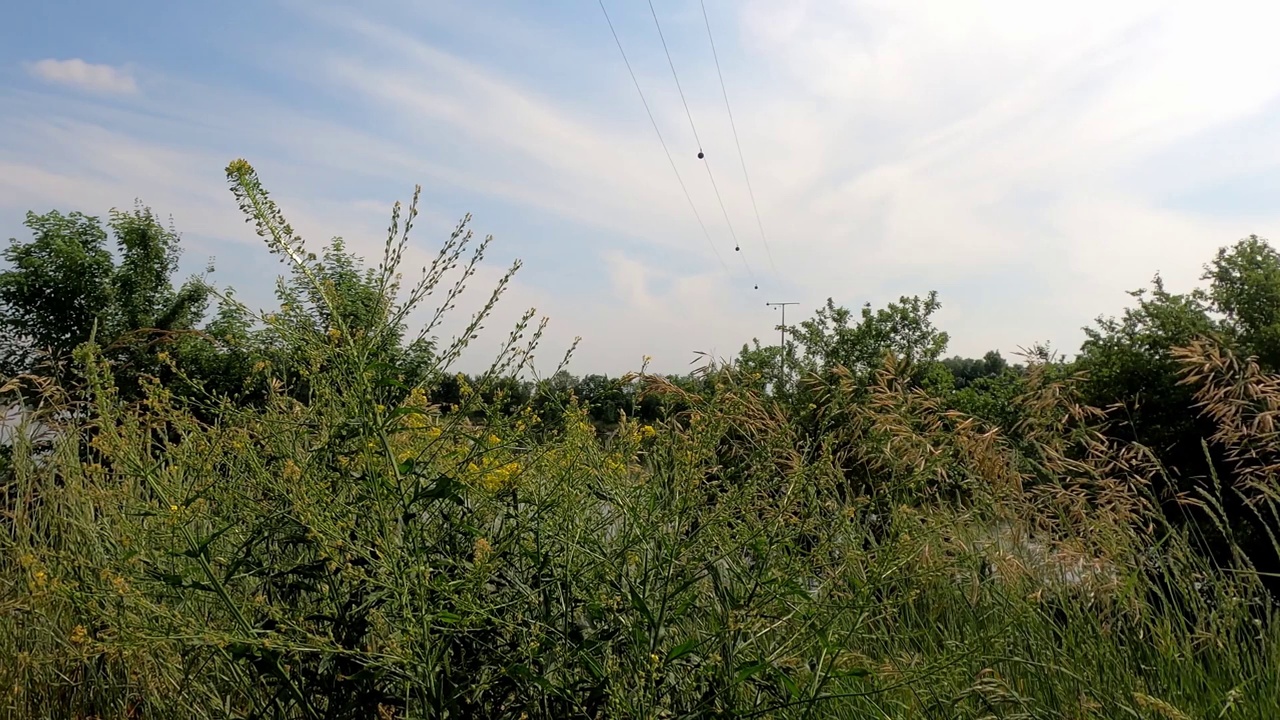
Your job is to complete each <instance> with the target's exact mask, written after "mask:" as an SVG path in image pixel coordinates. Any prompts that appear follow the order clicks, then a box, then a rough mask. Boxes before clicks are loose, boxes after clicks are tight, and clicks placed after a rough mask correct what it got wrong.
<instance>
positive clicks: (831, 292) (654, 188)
mask: <svg viewBox="0 0 1280 720" xmlns="http://www.w3.org/2000/svg"><path fill="white" fill-rule="evenodd" d="M604 7H605V8H606V9H607V11H608V13H609V17H610V18H611V19H612V22H613V25H614V27H615V28H616V30H617V34H618V38H619V41H620V42H621V44H622V47H623V49H624V50H625V52H626V54H627V57H628V59H629V60H630V63H631V65H632V68H633V69H634V72H635V76H636V79H637V82H638V84H639V86H640V88H641V90H642V91H643V93H644V99H645V101H646V102H647V104H648V107H649V108H650V110H651V111H652V114H653V118H654V123H655V124H656V125H657V127H658V130H659V131H660V132H661V135H662V137H663V138H664V140H665V142H666V146H667V148H668V149H669V151H670V153H671V160H670V161H669V160H668V156H667V155H666V153H665V152H664V148H663V145H662V144H661V143H660V142H659V140H658V137H657V135H656V134H655V132H654V127H653V125H652V124H651V123H650V119H649V116H648V115H647V114H646V107H645V104H644V103H642V101H641V98H640V96H639V95H638V94H637V91H636V87H635V85H633V83H632V79H631V76H630V75H629V74H628V70H627V67H626V65H625V64H624V63H623V59H622V56H621V55H620V54H619V50H618V46H617V45H616V44H615V41H614V36H613V35H612V34H611V32H610V27H609V25H608V24H607V22H606V19H605V15H604V14H603V13H602V12H601V5H600V4H598V2H597V1H596V0H544V1H543V2H537V3H533V2H516V1H515V0H413V1H410V0H366V2H363V3H360V4H356V3H339V2H330V1H329V0H305V1H304V0H262V1H261V2H257V3H173V2H165V1H162V0H132V1H131V2H129V3H99V2H89V1H88V0H80V1H78V2H72V1H69V0H42V2H38V3H18V4H16V5H15V6H14V7H12V8H10V10H9V11H8V12H7V13H6V21H5V22H4V23H2V24H0V236H3V237H5V238H8V237H19V238H26V237H29V236H28V235H27V234H26V230H25V229H24V228H23V227H22V220H23V217H24V215H25V213H26V212H27V211H28V210H35V211H38V212H43V211H47V210H50V209H58V210H62V211H71V210H80V211H83V212H86V213H89V214H93V215H102V216H105V215H106V214H107V212H108V211H109V210H110V209H111V208H113V207H118V208H129V207H131V206H132V205H133V203H134V201H135V199H140V200H141V201H142V202H144V203H146V204H147V205H149V206H150V207H152V208H153V209H154V210H155V211H156V212H157V213H159V214H161V215H162V216H165V217H169V216H172V218H173V221H174V224H175V225H176V227H177V228H178V229H179V230H180V231H181V232H182V234H183V243H184V248H185V255H184V261H183V271H184V272H185V273H188V274H190V273H195V272H199V271H200V270H201V268H203V267H204V265H205V264H206V263H207V262H208V261H209V259H210V258H213V260H214V264H215V266H216V271H215V273H214V274H213V275H212V276H211V278H212V279H213V280H214V281H215V283H216V284H218V286H219V287H224V288H225V287H231V288H234V289H235V291H236V295H237V297H239V298H240V299H242V300H244V301H246V302H248V303H249V304H250V305H251V306H253V307H259V308H264V309H269V308H270V307H271V306H272V304H273V302H274V297H273V290H274V282H275V278H276V277H277V276H279V275H281V274H283V273H284V272H285V271H286V268H284V267H283V266H281V265H280V264H279V262H278V261H277V259H276V256H274V255H270V254H268V252H267V249H266V248H265V247H264V246H263V244H262V241H261V240H260V239H259V238H258V237H257V236H256V235H255V234H254V232H253V228H252V226H251V225H247V224H246V223H245V221H244V217H243V215H241V214H240V212H239V210H238V208H237V206H236V203H235V201H234V198H233V197H232V195H231V193H230V192H229V191H228V188H227V184H226V180H225V176H224V168H225V167H226V165H227V163H228V162H229V161H231V160H232V159H235V158H238V157H244V158H246V159H248V160H249V161H250V162H251V163H252V164H253V165H254V166H255V168H257V170H258V172H259V174H260V176H261V178H262V180H263V182H264V184H265V185H266V187H267V188H268V189H269V190H270V191H271V193H272V196H273V197H274V198H275V199H276V200H277V201H278V202H279V203H280V206H281V208H282V209H283V210H284V212H285V214H286V216H287V217H288V218H289V220H290V221H291V222H292V223H293V225H294V227H295V228H296V229H298V230H299V231H300V233H301V234H302V235H303V237H304V238H306V239H307V241H308V243H309V244H310V245H311V246H312V247H313V248H314V249H316V250H318V249H319V248H320V247H322V246H323V244H324V243H325V242H327V241H328V240H329V239H330V238H332V237H334V236H341V237H343V238H344V239H345V240H346V242H347V243H348V246H349V247H351V248H352V249H354V250H355V251H356V252H358V253H359V254H361V255H363V256H365V257H366V258H367V259H368V260H369V261H371V262H376V261H377V260H378V259H379V258H380V257H381V252H382V247H383V243H384V241H385V239H386V227H387V224H388V221H389V218H390V210H391V206H392V203H394V202H395V201H397V200H400V201H406V202H407V200H408V199H409V198H410V197H411V195H412V193H413V188H414V186H415V185H419V184H420V185H421V186H422V201H421V211H422V214H421V216H420V219H419V222H418V223H417V225H416V227H415V230H414V234H413V235H412V240H411V247H412V248H413V249H412V252H411V253H410V255H409V256H408V258H407V260H408V264H409V267H407V268H405V270H406V277H407V278H408V279H410V280H412V279H413V278H414V277H416V276H415V274H414V273H415V270H416V267H420V266H421V265H422V264H423V262H425V261H426V260H427V259H428V258H429V257H431V256H433V255H434V254H435V252H436V250H437V249H438V247H439V245H440V243H441V242H442V241H443V240H444V239H445V238H446V237H447V236H448V233H449V232H450V230H452V228H453V227H454V226H455V225H456V224H457V222H458V221H459V219H461V218H462V217H463V215H465V214H467V213H470V214H471V216H472V221H471V227H472V229H473V230H474V231H475V233H476V234H477V237H483V236H485V235H492V236H493V237H494V240H493V243H492V245H491V248H490V252H489V253H488V255H487V256H486V258H485V262H484V264H483V265H482V271H481V272H480V273H479V274H478V275H477V277H476V278H475V279H474V280H473V281H472V282H471V283H470V285H469V288H468V292H467V294H466V295H464V300H463V301H462V302H460V303H459V305H458V308H457V309H456V310H455V311H454V312H455V313H456V314H455V315H454V316H453V317H454V322H453V323H452V324H450V325H447V326H446V327H445V339H447V338H448V331H449V330H450V329H456V328H458V327H459V326H460V325H461V323H462V322H463V321H465V320H466V318H467V316H468V314H469V313H470V312H473V311H474V310H475V309H476V308H478V307H479V306H480V304H481V303H483V301H484V300H485V299H486V298H487V296H488V294H489V290H490V289H491V286H492V284H493V283H494V282H496V280H497V279H498V277H500V276H501V274H502V273H503V271H504V270H505V269H506V267H507V266H508V265H509V264H510V263H511V262H513V261H514V260H515V259H517V258H519V259H520V260H521V261H522V262H523V266H522V268H521V270H520V271H519V273H518V274H517V275H516V278H515V280H514V282H513V283H512V285H511V286H510V288H509V290H508V291H507V293H506V294H505V295H504V297H503V298H502V301H501V303H500V305H499V311H498V312H497V314H496V315H495V317H494V318H493V319H492V320H491V321H490V322H489V323H487V326H486V329H485V331H484V335H483V336H482V339H481V341H480V342H477V343H476V344H475V345H474V346H473V349H472V351H471V352H469V354H468V355H467V357H466V358H465V361H464V363H463V366H462V367H461V369H471V368H478V367H481V366H482V365H483V363H484V361H485V360H486V359H487V358H486V354H490V355H491V354H492V352H493V350H494V349H495V348H496V347H497V346H498V343H499V342H500V341H501V340H502V339H503V338H505V336H506V334H507V332H508V330H509V328H510V326H511V324H512V323H513V322H514V321H515V319H516V318H518V317H519V315H520V314H521V313H522V312H523V311H524V310H525V309H527V308H530V307H536V308H537V310H538V314H539V316H545V317H548V318H549V319H550V325H549V327H548V330H547V333H546V335H545V336H544V340H543V345H542V349H541V351H540V352H539V353H538V361H537V366H538V370H539V371H540V372H543V373H545V372H550V371H551V370H553V369H554V367H555V365H556V364H557V362H558V361H559V359H560V357H561V356H562V354H563V353H564V351H565V350H566V349H568V347H569V346H570V345H571V344H572V342H573V339H574V337H576V336H580V337H581V338H582V341H581V344H580V345H579V347H578V350H577V353H576V354H575V356H574V360H573V363H572V365H571V368H572V369H573V370H574V371H575V372H579V373H586V372H603V373H609V374H614V375H616V374H620V373H622V372H626V371H628V370H635V369H639V367H640V365H641V363H642V362H643V360H642V358H644V356H650V357H651V358H652V360H651V363H650V368H651V369H655V370H659V371H665V372H683V371H686V370H688V369H689V368H690V363H691V362H696V361H697V359H698V357H700V356H699V355H698V353H709V354H711V355H712V356H715V357H732V356H733V355H735V354H736V353H737V351H738V349H739V348H741V346H742V345H743V343H744V342H748V341H750V340H751V339H752V338H755V337H759V338H761V339H763V340H766V341H769V340H772V339H773V338H775V337H776V326H777V324H778V322H779V316H778V311H777V310H776V309H772V308H769V307H767V306H766V302H782V301H786V302H797V303H799V304H798V305H797V306H792V307H790V308H788V315H787V319H788V322H794V321H795V320H798V319H803V318H806V317H809V316H811V315H812V313H813V312H814V311H815V310H817V309H818V308H819V307H820V306H821V305H822V304H824V303H825V301H826V299H827V298H832V299H833V300H834V301H835V302H836V303H837V304H840V305H845V306H849V307H858V306H861V305H862V304H863V303H868V302H869V303H871V304H872V305H874V306H877V307H879V306H883V305H884V304H885V303H887V302H890V301H893V300H895V299H897V298H898V297H899V296H903V295H923V294H925V293H927V292H929V291H930V290H937V291H938V293H939V298H940V300H941V302H942V306H943V307H942V310H941V311H940V312H939V313H938V316H937V322H938V324H939V326H940V327H941V328H942V329H944V330H946V331H947V332H949V333H950V335H951V337H952V342H951V346H950V348H949V352H950V353H954V354H962V355H969V356H977V355H981V354H982V353H983V352H985V351H987V350H990V349H998V350H1000V351H1002V352H1003V353H1004V354H1005V355H1006V356H1009V357H1012V356H1013V355H1014V354H1015V353H1017V352H1018V350H1019V348H1022V347H1030V346H1031V345H1032V344H1034V343H1042V342H1048V343H1050V344H1051V345H1052V346H1053V347H1055V348H1058V349H1060V350H1062V351H1064V352H1067V353H1070V352H1072V351H1073V350H1075V349H1076V348H1078V347H1079V343H1080V341H1081V339H1082V338H1083V332H1082V330H1081V328H1082V327H1083V326H1085V325H1087V324H1089V323H1090V322H1091V320H1092V319H1093V318H1096V317H1098V316H1099V315H1112V314H1117V313H1119V312H1120V311H1121V310H1122V309H1123V308H1124V306H1125V305H1126V303H1127V302H1128V301H1129V300H1130V298H1129V297H1128V296H1127V295H1126V291H1128V290H1132V289H1135V288H1138V287H1142V286H1144V285H1146V284H1147V283H1148V282H1149V281H1150V280H1151V278H1152V277H1153V276H1154V275H1155V274H1156V273H1157V272H1159V273H1160V274H1161V275H1162V276H1163V277H1164V278H1165V280H1166V284H1167V285H1168V286H1169V288H1170V289H1171V290H1176V291H1180V290H1185V289H1189V288H1191V287H1193V286H1194V285H1196V284H1197V283H1198V282H1199V275H1200V273H1201V271H1202V266H1203V264H1204V263H1205V262H1207V261H1208V260H1209V259H1210V258H1211V257H1212V255H1213V253H1214V252H1215V250H1216V249H1217V248H1219V247H1221V246H1224V245H1229V244H1231V243H1233V242H1235V241H1236V240H1238V239H1240V238H1241V237H1244V236H1247V235H1249V234H1251V233H1256V234H1258V235H1261V236H1263V237H1269V236H1270V235H1271V234H1275V228H1276V226H1277V221H1278V220H1280V209H1278V208H1277V206H1276V203H1275V202H1274V200H1275V198H1277V197H1280V44H1277V43H1275V42H1274V38H1273V37H1272V34H1273V29H1274V28H1275V27H1277V24H1278V23H1280V4H1277V3H1271V2H1265V1H1259V2H1244V1H1243V0H1224V1H1222V2H1216V3H1206V2H1203V1H1201V0H1197V1H1194V2H1191V1H1185V0H1124V2H1120V3H1115V2H1105V3H1104V2H1102V1H1101V0H1079V1H1077V2H1074V3H1061V2H1052V3H1051V2H1047V1H1042V0H1031V1H1028V0H970V1H969V2H964V3H956V2H954V1H953V0H913V1H912V2H901V1H898V0H866V1H864V2H839V1H836V0H825V1H823V2H818V1H816V0H705V9H706V15H705V18H704V15H703V5H702V4H701V3H700V2H699V0H653V4H652V10H651V6H650V4H649V3H648V2H647V0H605V2H604ZM655 14H656V16H657V18H658V20H659V21H660V23H661V30H662V36H661V37H660V36H659V32H658V29H657V27H656V26H655V23H654V15H655ZM708 24H709V25H710V29H711V33H712V37H713V38H714V42H715V50H716V53H717V54H718V59H719V70H720V73H719V74H718V73H717V64H716V59H715V57H716V56H715V55H713V53H712V46H711V44H710V42H709V41H708V33H707V25H708ZM663 40H665V42H666V45H667V47H668V49H669V51H670V57H671V62H670V64H669V63H668V59H667V55H666V54H665V53H664V50H663ZM671 65H674V67H675V70H676V72H677V73H678V75H679V78H680V83H681V87H682V90H683V101H682V97H681V92H680V90H678V88H677V85H676V82H675V80H674V79H673V77H672V68H671ZM721 75H722V76H723V80H724V87H723V91H722V88H721V84H720V80H719V77H720V76H721ZM725 94H727V96H728V100H729V108H731V109H732V118H733V123H732V124H731V123H730V116H729V112H728V111H727V109H726V104H725V97H724V96H725ZM686 103H687V107H688V112H687V113H686V109H685V107H686ZM690 117H691V118H692V120H693V123H692V127H691V125H690V119H689V118H690ZM735 127H736V130H737V141H736V142H735V134H734V128H735ZM695 130H696V139H695ZM699 142H700V144H699ZM739 147H740V148H741V156H740V155H739V151H738V148H739ZM699 149H701V150H702V151H703V152H704V154H705V159H704V160H699V159H698V158H697V153H698V151H699ZM673 164H674V167H675V172H673V167H672V165H673ZM744 164H745V169H746V172H745V173H744ZM708 168H710V169H711V171H712V172H711V173H710V177H709V173H708ZM677 172H678V174H679V179H677ZM711 178H714V184H715V189H713V187H712V180H711ZM748 178H749V183H750V191H748ZM681 183H683V184H684V186H685V187H686V188H687V190H688V193H689V197H688V198H686V196H685V194H684V192H682V190H681ZM716 190H718V192H719V196H720V199H721V201H722V202H723V210H722V209H721V204H720V202H718V201H717V197H716ZM752 196H754V200H755V202H754V204H753V202H752ZM690 202H692V208H693V209H691V207H690ZM757 210H758V214H757ZM695 213H696V214H695ZM700 223H701V225H700ZM702 225H705V227H706V232H705V234H704V232H703V230H702ZM735 238H736V242H737V244H738V245H739V246H740V247H741V251H739V252H735V251H734V249H733V248H734V245H735ZM757 285H758V286H759V289H758V290H757V289H755V288H756V286H757ZM427 309H430V308H427Z"/></svg>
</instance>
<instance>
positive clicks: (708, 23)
mask: <svg viewBox="0 0 1280 720" xmlns="http://www.w3.org/2000/svg"><path fill="white" fill-rule="evenodd" d="M699 3H700V4H701V5H702V21H703V22H704V23H705V24H706V26H707V40H708V41H710V43H711V57H713V58H715V61H716V75H717V76H718V77H719V78H720V92H721V94H723V95H724V109H725V110H727V111H728V113H729V127H730V128H733V144H734V145H736V146H737V147H738V160H740V161H741V162H742V177H743V178H745V179H746V181H747V193H748V194H749V195H750V196H751V209H752V210H754V211H755V213H756V227H758V228H759V229H760V242H761V243H762V244H763V245H764V252H765V256H766V257H768V258H769V266H770V267H771V268H772V269H773V277H774V278H775V279H777V281H778V282H779V283H781V282H782V276H781V275H780V274H779V273H778V266H777V265H775V264H774V262H773V251H772V250H770V249H769V241H768V240H767V239H766V238H765V235H764V222H762V221H761V220H760V206H759V205H757V204H756V192H755V190H753V189H752V188H751V175H750V174H748V173H747V159H746V157H745V156H744V155H743V154H742V142H741V141H739V140H738V125H737V123H735V122H734V120H733V107H732V106H730V105H729V91H728V89H726V88H725V84H724V73H722V72H721V71H720V55H719V53H717V52H716V40H715V38H714V37H713V36H712V35H711V18H710V17H708V16H707V3H706V0H699ZM650 6H651V7H652V4H651V5H650Z"/></svg>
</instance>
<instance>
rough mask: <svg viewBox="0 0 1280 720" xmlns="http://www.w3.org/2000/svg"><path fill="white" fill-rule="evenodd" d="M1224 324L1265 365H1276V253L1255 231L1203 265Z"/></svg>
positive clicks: (1279, 328)
mask: <svg viewBox="0 0 1280 720" xmlns="http://www.w3.org/2000/svg"><path fill="white" fill-rule="evenodd" d="M1202 279H1204V280H1208V281H1210V289H1209V300H1210V302H1211V303H1212V307H1213V309H1214V310H1216V311H1217V312H1219V313H1221V314H1222V315H1223V316H1224V317H1225V319H1224V321H1223V326H1224V329H1225V330H1227V332H1228V333H1229V334H1231V335H1232V336H1234V338H1235V341H1236V343H1237V344H1238V346H1239V347H1240V349H1241V350H1243V351H1244V352H1245V353H1247V354H1250V355H1253V356H1255V357H1257V358H1258V362H1259V363H1260V364H1261V365H1262V367H1264V368H1266V369H1267V370H1271V371H1276V370H1280V253H1277V252H1276V250H1275V248H1273V247H1271V245H1270V244H1269V243H1268V242H1267V241H1266V240H1264V239H1262V238H1260V237H1258V236H1257V235H1250V236H1249V237H1247V238H1245V239H1243V240H1241V241H1239V242H1237V243H1236V244H1235V245H1233V246H1231V247H1230V248H1221V249H1219V250H1218V253H1217V256H1216V257H1214V259H1213V262H1211V263H1210V264H1209V265H1208V266H1206V268H1205V273H1204V275H1203V278H1202Z"/></svg>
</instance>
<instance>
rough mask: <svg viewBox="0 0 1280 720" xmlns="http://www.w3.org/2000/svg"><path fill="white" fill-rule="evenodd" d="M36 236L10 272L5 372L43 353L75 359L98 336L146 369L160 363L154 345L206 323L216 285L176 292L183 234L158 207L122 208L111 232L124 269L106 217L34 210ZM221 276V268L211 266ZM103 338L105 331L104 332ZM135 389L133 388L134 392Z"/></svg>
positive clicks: (0, 311)
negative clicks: (110, 242) (164, 220)
mask: <svg viewBox="0 0 1280 720" xmlns="http://www.w3.org/2000/svg"><path fill="white" fill-rule="evenodd" d="M25 225H26V226H27V227H28V228H30V230H31V231H32V234H33V238H32V239H31V240H30V241H28V242H20V241H18V240H17V239H11V240H10V244H9V247H8V248H7V249H6V250H5V252H4V258H5V260H6V261H8V263H9V265H10V267H9V269H7V270H5V271H3V272H0V330H3V331H4V335H5V340H4V346H3V350H2V351H0V355H2V356H3V368H2V370H3V372H5V373H6V374H15V373H20V372H28V371H31V370H33V369H34V365H35V363H36V362H37V361H38V359H40V358H41V356H45V357H47V358H48V359H51V360H53V361H55V362H56V361H62V360H65V359H66V358H67V357H68V356H69V355H70V354H71V351H73V350H74V349H75V348H76V346H78V345H80V344H81V343H83V342H85V341H87V340H88V339H90V337H91V336H93V337H96V340H97V342H98V344H99V345H100V346H103V347H105V348H107V350H108V353H107V354H108V357H111V358H112V359H114V360H116V361H118V362H122V363H130V364H131V368H132V370H133V371H134V372H135V373H136V372H141V371H142V370H143V367H144V366H147V365H149V364H153V363H151V361H152V360H154V355H155V352H154V351H153V350H152V349H151V348H150V343H151V341H152V340H154V339H156V338H157V336H164V335H166V334H170V333H172V332H174V331H182V330H190V329H192V328H194V327H195V325H196V323H197V322H199V321H200V319H201V318H202V316H203V314H204V311H205V307H206V303H207V299H208V289H207V287H206V285H205V284H204V282H203V281H202V280H201V279H199V278H193V279H192V280H189V281H188V282H186V283H184V284H183V285H182V286H181V287H179V288H175V287H174V285H173V283H172V280H171V279H170V278H171V276H172V275H173V273H174V272H175V271H176V270H177V264H178V258H179V255H180V237H179V236H178V234H177V233H176V232H175V231H174V230H173V229H171V228H165V227H163V226H162V225H161V224H160V223H159V221H158V220H157V219H156V217H155V215H154V214H153V213H152V212H151V209H150V208H147V207H144V206H142V205H138V206H136V207H135V208H134V210H133V211H132V212H122V211H118V210H112V211H111V213H110V219H109V221H108V226H109V228H110V230H111V234H112V235H113V236H114V238H115V241H116V250H117V254H118V256H119V263H118V264H117V263H116V260H115V259H114V258H113V257H112V255H111V253H110V252H109V251H108V250H107V249H106V247H105V244H106V240H107V232H106V230H105V229H104V228H103V227H102V224H101V222H100V221H99V219H98V218H96V217H90V216H87V215H84V214H83V213H78V212H73V213H70V214H68V215H63V214H62V213H60V212H58V211H56V210H55V211H51V212H48V213H45V214H44V215H37V214H35V213H28V214H27V219H26V223H25ZM210 270H212V268H210ZM95 333H96V335H95ZM129 385H130V383H127V382H126V383H124V388H122V389H124V390H125V391H128V387H129Z"/></svg>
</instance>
